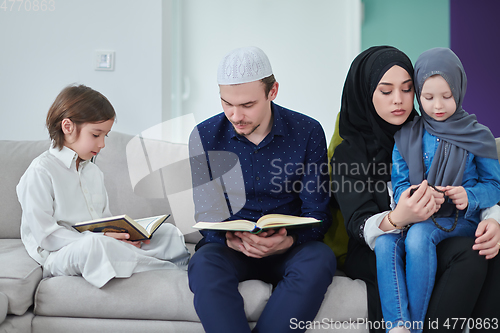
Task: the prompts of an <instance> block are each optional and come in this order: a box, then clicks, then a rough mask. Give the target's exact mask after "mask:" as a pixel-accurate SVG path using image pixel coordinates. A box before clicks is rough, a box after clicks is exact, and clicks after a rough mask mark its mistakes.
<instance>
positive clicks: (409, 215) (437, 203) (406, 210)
mask: <svg viewBox="0 0 500 333" xmlns="http://www.w3.org/2000/svg"><path fill="white" fill-rule="evenodd" d="M413 188H417V186H411V187H410V188H408V189H406V191H404V192H403V193H401V197H400V198H399V202H398V205H397V206H396V208H395V209H394V210H393V211H392V212H391V220H392V221H393V222H394V224H396V225H397V226H398V227H404V226H407V225H408V224H411V223H418V222H422V221H425V220H427V219H429V218H430V217H431V215H432V214H434V213H436V212H437V211H438V210H439V208H441V205H442V204H443V202H444V195H443V194H442V193H439V192H438V191H436V190H435V189H434V188H432V187H430V186H428V183H427V181H426V180H424V181H423V182H422V183H420V185H418V189H417V190H416V191H415V192H414V193H413V195H410V191H411V190H412V189H413ZM380 229H382V230H383V231H388V230H391V229H394V226H392V225H391V224H390V223H389V220H388V218H387V216H386V217H385V218H384V220H383V221H382V223H381V224H380Z"/></svg>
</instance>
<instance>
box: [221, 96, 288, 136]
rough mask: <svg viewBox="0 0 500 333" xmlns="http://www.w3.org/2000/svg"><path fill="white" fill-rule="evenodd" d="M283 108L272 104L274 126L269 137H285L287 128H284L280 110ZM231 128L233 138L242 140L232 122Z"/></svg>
mask: <svg viewBox="0 0 500 333" xmlns="http://www.w3.org/2000/svg"><path fill="white" fill-rule="evenodd" d="M280 109H281V106H279V105H277V104H274V102H271V112H272V113H273V126H272V127H271V132H269V134H268V136H275V135H279V136H284V135H285V134H286V133H285V127H284V126H283V120H282V118H281V115H280V111H279V110H280ZM228 123H229V126H230V129H229V131H230V133H231V138H237V139H239V138H241V135H239V134H238V133H236V131H235V130H234V126H232V124H231V122H230V121H229V120H228Z"/></svg>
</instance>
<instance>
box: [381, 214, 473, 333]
mask: <svg viewBox="0 0 500 333" xmlns="http://www.w3.org/2000/svg"><path fill="white" fill-rule="evenodd" d="M436 220H437V222H438V223H439V224H440V225H441V226H443V227H445V228H447V229H448V228H450V227H451V226H452V225H453V222H454V221H455V217H441V218H437V219H436ZM476 227H477V223H474V222H472V221H469V220H466V219H463V218H459V219H458V224H457V227H456V228H455V230H453V231H452V232H446V231H443V230H441V229H439V228H437V227H436V225H435V224H434V222H432V220H426V221H423V222H419V223H415V224H414V225H412V226H411V227H410V229H408V230H407V231H403V232H401V233H392V234H384V235H382V236H379V237H378V238H377V241H376V243H375V254H376V257H377V280H378V286H379V292H380V300H381V302H382V313H383V315H384V321H385V325H386V326H385V327H386V331H387V332H389V331H390V330H391V329H392V328H394V327H398V326H405V327H406V328H408V329H410V330H411V332H422V330H423V328H424V327H423V325H424V320H425V314H426V312H427V307H428V305H429V300H430V297H431V294H432V289H433V288H434V280H435V277H436V267H437V258H436V245H437V244H438V243H439V242H440V241H442V240H444V239H446V238H450V237H458V236H467V237H474V234H475V231H476ZM405 265H406V267H405ZM405 268H406V269H405ZM464 287H465V286H464ZM457 292H460V291H459V290H457Z"/></svg>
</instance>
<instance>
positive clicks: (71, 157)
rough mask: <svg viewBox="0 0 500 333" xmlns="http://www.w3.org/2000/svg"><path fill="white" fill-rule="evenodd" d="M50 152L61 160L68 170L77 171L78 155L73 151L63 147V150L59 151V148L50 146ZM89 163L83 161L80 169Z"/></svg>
mask: <svg viewBox="0 0 500 333" xmlns="http://www.w3.org/2000/svg"><path fill="white" fill-rule="evenodd" d="M49 152H50V153H51V154H52V155H54V156H55V157H56V158H57V159H58V160H60V161H61V162H62V163H63V165H64V166H65V167H66V168H68V169H70V168H71V167H74V168H75V169H76V159H77V158H78V154H77V153H76V152H75V151H74V150H73V149H70V148H68V147H66V146H63V147H62V149H61V150H59V148H57V147H54V146H53V145H50V148H49ZM88 162H89V161H81V162H80V167H81V168H83V167H84V166H85V165H86V164H87V163H88Z"/></svg>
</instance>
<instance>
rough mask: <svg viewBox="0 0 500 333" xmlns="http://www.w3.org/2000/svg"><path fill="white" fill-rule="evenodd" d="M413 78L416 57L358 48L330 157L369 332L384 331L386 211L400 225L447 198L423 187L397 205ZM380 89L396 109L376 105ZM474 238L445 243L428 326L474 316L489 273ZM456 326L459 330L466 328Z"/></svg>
mask: <svg viewBox="0 0 500 333" xmlns="http://www.w3.org/2000/svg"><path fill="white" fill-rule="evenodd" d="M394 66H396V67H394ZM393 68H396V69H398V70H399V72H398V73H399V74H401V69H403V70H404V71H406V74H407V75H403V77H402V79H399V78H400V77H401V75H400V76H396V79H394V76H388V77H387V78H386V76H385V75H386V74H387V73H388V72H390V73H392V72H393V70H392V69H393ZM404 71H403V74H404ZM412 78H413V66H412V64H411V61H410V59H409V58H408V57H407V56H406V55H405V54H404V53H403V52H401V51H399V50H398V49H396V48H393V47H389V46H377V47H372V48H369V49H367V50H365V51H364V52H362V53H361V54H359V55H358V56H357V57H356V59H354V61H353V63H352V65H351V68H350V70H349V72H348V74H347V78H346V81H345V85H344V90H343V94H342V106H341V110H340V118H339V133H340V137H341V138H342V140H343V141H342V142H341V143H340V144H339V145H338V146H337V147H336V148H335V152H334V154H333V157H332V158H331V171H332V173H331V179H332V189H333V190H334V194H335V199H336V201H337V203H338V206H339V207H340V210H341V212H342V216H343V218H344V221H345V227H346V230H347V234H348V236H349V242H348V250H347V256H346V260H345V264H344V271H345V273H346V275H347V276H349V277H351V278H353V279H361V280H363V281H365V283H366V285H367V293H368V319H369V323H368V326H367V327H368V328H370V331H371V332H384V331H385V329H384V327H383V325H381V323H382V311H381V306H380V299H379V293H378V287H377V276H376V260H375V253H374V252H373V247H374V244H375V240H376V238H377V237H378V236H379V235H380V234H383V233H385V232H391V230H395V229H396V226H395V225H394V224H393V223H391V221H389V219H388V217H387V214H388V213H389V212H390V211H391V209H394V213H396V211H398V212H399V214H398V216H404V220H399V219H398V224H399V225H398V227H401V226H404V225H407V224H410V223H413V222H417V221H422V220H426V219H428V218H430V216H431V215H432V213H433V212H434V211H435V210H436V209H437V208H438V207H439V206H440V205H441V204H442V203H443V199H442V195H440V194H438V193H437V192H435V191H433V190H432V189H429V188H428V187H427V186H421V187H420V188H419V189H418V190H417V191H416V192H415V193H414V194H413V195H412V196H410V195H409V193H406V195H401V199H400V201H399V203H398V205H397V207H396V206H395V205H394V204H392V206H391V197H390V195H389V190H390V186H388V182H389V181H390V179H391V175H390V173H391V167H392V166H391V162H392V150H393V146H394V134H395V133H396V132H397V131H398V130H399V129H400V128H401V127H402V126H403V125H404V124H405V123H407V122H409V121H411V120H412V119H413V117H414V116H415V115H416V114H417V113H416V111H415V110H414V109H413V96H414V95H413V94H414V93H413V91H414V90H413V85H412V81H411V79H412ZM408 79H409V81H410V82H408ZM405 94H411V106H407V107H406V108H405V107H403V106H402V101H401V98H400V97H401V96H405V97H404V98H407V97H408V95H405ZM380 96H381V98H386V97H387V98H391V96H392V103H393V107H392V108H393V111H392V112H391V111H390V110H389V112H387V110H382V109H381V108H380V109H376V107H375V105H374V101H376V98H378V97H380ZM386 101H387V100H386ZM407 104H408V103H407ZM386 106H387V105H386ZM332 141H333V140H332ZM409 190H410V189H408V192H409ZM391 192H392V190H391ZM394 213H393V214H392V215H393V216H394ZM473 244H474V239H473V238H463V237H457V238H450V239H447V240H445V241H443V242H441V243H440V244H439V246H438V249H437V254H438V271H437V274H436V284H435V288H434V291H433V294H432V297H431V301H430V304H429V308H428V313H427V316H426V318H429V321H428V322H426V323H424V330H429V326H432V328H433V329H437V330H438V331H440V330H446V331H447V332H453V331H454V330H453V325H451V326H450V327H444V326H443V325H445V324H446V319H448V324H452V323H450V320H451V318H469V317H470V316H471V313H472V311H473V308H474V304H475V303H476V301H477V300H478V297H479V294H480V292H481V287H482V281H484V280H485V277H486V274H487V263H486V261H485V260H484V258H481V257H480V256H478V255H477V252H475V251H472V246H473ZM465 286H466V288H464V287H465ZM436 324H438V326H436ZM458 326H459V325H457V327H455V329H456V330H455V331H457V332H460V331H461V329H460V328H459V327H458ZM376 328H380V329H376Z"/></svg>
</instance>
